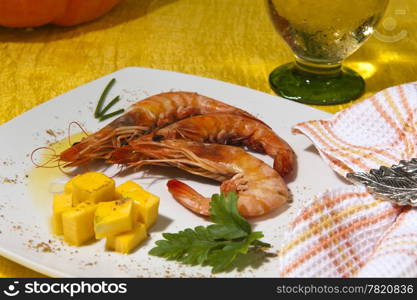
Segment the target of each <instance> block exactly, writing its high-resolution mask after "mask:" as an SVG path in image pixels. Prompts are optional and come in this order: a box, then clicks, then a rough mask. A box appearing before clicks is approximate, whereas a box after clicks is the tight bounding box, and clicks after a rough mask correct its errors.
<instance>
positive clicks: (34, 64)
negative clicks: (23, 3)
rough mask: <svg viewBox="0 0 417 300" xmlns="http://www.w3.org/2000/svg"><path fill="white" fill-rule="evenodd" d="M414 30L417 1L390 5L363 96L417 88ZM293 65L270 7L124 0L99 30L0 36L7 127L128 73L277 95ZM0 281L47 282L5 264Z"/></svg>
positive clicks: (92, 26)
mask: <svg viewBox="0 0 417 300" xmlns="http://www.w3.org/2000/svg"><path fill="white" fill-rule="evenodd" d="M352 9H354V8H352ZM415 20H417V1H416V0H391V3H390V7H389V10H388V12H387V14H386V17H385V19H384V22H382V23H381V25H380V26H379V28H378V32H377V34H376V35H375V36H374V37H372V38H371V39H370V41H369V42H368V43H367V44H365V46H363V47H362V48H361V49H360V50H359V51H357V52H356V53H355V54H354V55H352V56H351V57H350V58H349V59H348V60H347V61H346V65H348V66H350V67H352V68H354V69H356V70H357V71H359V72H361V73H362V74H363V75H364V76H365V78H366V81H367V91H366V95H365V96H369V95H371V94H373V93H375V92H377V91H379V90H382V89H384V88H386V87H389V86H392V85H397V84H400V83H405V82H410V81H416V80H417V54H416V49H417V35H416V34H417V26H416V24H415ZM292 59H293V57H292V53H291V52H290V50H289V49H288V48H287V47H286V45H285V44H284V42H283V41H282V40H281V38H280V37H279V36H278V35H277V33H276V32H275V31H274V28H273V27H272V25H271V23H270V21H269V19H268V16H267V13H266V9H265V5H264V1H263V0H126V2H124V3H122V4H121V5H120V6H118V7H116V8H115V9H114V10H113V11H111V12H110V13H109V14H108V15H106V16H104V17H102V18H100V19H99V20H97V21H93V22H90V23H88V24H84V25H80V26H76V27H72V28H59V27H52V26H45V27H42V28H36V29H25V30H24V29H23V30H22V29H19V30H17V29H6V28H0V67H1V68H0V83H1V85H0V99H1V100H0V101H1V102H0V103H1V106H0V124H2V123H4V122H6V121H8V120H10V119H12V118H14V117H15V116H17V115H19V114H21V113H23V112H25V111H26V110H28V109H30V108H32V107H33V106H35V105H37V104H40V103H42V102H44V101H46V100H48V99H50V98H52V97H55V96H57V95H60V94H62V93H64V92H66V91H68V90H70V89H73V88H76V87H77V86H79V85H81V84H84V83H86V82H89V81H91V80H93V79H96V78H98V77H100V76H103V75H105V74H107V73H110V72H113V71H115V70H118V69H121V68H124V67H127V66H144V67H150V68H158V69H166V70H172V71H178V72H185V73H190V74H196V75H200V76H205V77H211V78H215V79H219V80H224V81H228V82H233V83H236V84H240V85H244V86H247V87H250V88H253V89H257V90H261V91H264V92H267V93H272V91H271V89H270V88H269V85H268V81H267V78H268V75H269V73H270V71H272V70H273V69H274V68H275V67H276V66H278V65H280V64H282V63H285V62H289V61H291V60H292ZM365 96H364V97H365ZM345 106H346V105H338V106H332V107H319V108H320V109H324V110H327V111H330V112H335V111H338V110H340V109H342V108H343V107H345ZM63 113H64V112H63ZM0 276H2V277H14V276H15V277H33V276H41V275H40V274H38V273H35V272H33V271H31V270H29V269H26V268H24V267H22V266H19V265H17V264H15V263H13V262H11V261H9V260H6V259H4V258H1V257H0Z"/></svg>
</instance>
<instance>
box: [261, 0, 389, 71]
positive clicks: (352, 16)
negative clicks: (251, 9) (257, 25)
mask: <svg viewBox="0 0 417 300" xmlns="http://www.w3.org/2000/svg"><path fill="white" fill-rule="evenodd" d="M267 1H268V6H269V12H270V15H271V18H272V21H273V23H274V25H275V27H276V29H277V31H278V32H279V33H280V35H281V36H282V37H283V38H284V40H285V41H286V42H287V44H288V45H289V46H290V47H291V49H292V50H293V52H294V53H295V55H296V56H297V57H298V58H300V59H301V60H304V61H306V62H310V63H315V64H339V63H341V62H342V60H343V59H345V58H346V57H347V56H349V55H350V54H352V53H353V52H354V51H356V50H357V49H358V48H359V47H360V46H361V45H362V44H363V43H364V42H365V41H366V40H367V38H368V37H369V36H371V34H372V33H373V32H374V28H375V26H376V25H377V24H378V22H379V20H380V19H381V18H382V16H383V14H384V12H385V9H386V6H387V5H388V0H267Z"/></svg>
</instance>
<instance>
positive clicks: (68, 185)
mask: <svg viewBox="0 0 417 300" xmlns="http://www.w3.org/2000/svg"><path fill="white" fill-rule="evenodd" d="M79 176H81V175H77V176H75V177H73V178H71V179H70V180H68V181H67V183H66V184H65V185H64V193H67V194H72V184H73V183H74V180H75V178H77V177H79Z"/></svg>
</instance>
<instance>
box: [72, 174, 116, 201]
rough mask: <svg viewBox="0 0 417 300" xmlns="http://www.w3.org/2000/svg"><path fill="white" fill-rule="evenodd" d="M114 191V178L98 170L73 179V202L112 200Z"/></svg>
mask: <svg viewBox="0 0 417 300" xmlns="http://www.w3.org/2000/svg"><path fill="white" fill-rule="evenodd" d="M114 191H115V184H114V180H113V179H111V178H109V177H107V176H106V175H104V174H101V173H97V172H89V173H85V174H82V175H79V176H76V177H75V178H74V179H73V181H72V204H73V205H77V204H79V203H81V202H83V201H90V202H94V203H98V202H102V201H111V200H113V197H114Z"/></svg>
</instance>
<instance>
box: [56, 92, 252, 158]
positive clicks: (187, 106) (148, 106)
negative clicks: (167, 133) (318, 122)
mask: <svg viewBox="0 0 417 300" xmlns="http://www.w3.org/2000/svg"><path fill="white" fill-rule="evenodd" d="M216 112H228V113H232V114H236V115H242V116H246V117H248V118H251V119H256V118H255V117H254V116H252V115H250V114H249V113H247V112H246V111H244V110H241V109H238V108H236V107H233V106H230V105H227V104H225V103H223V102H220V101H217V100H214V99H211V98H208V97H205V96H202V95H199V94H197V93H191V92H168V93H162V94H158V95H154V96H151V97H149V98H146V99H144V100H141V101H139V102H137V103H135V104H133V105H132V106H131V107H130V109H129V111H128V112H127V113H125V114H123V115H122V116H120V117H118V118H117V119H115V120H114V121H113V122H111V123H110V124H108V125H107V126H105V127H104V128H102V129H101V130H99V131H97V132H96V133H94V134H91V135H89V136H87V137H86V138H84V139H83V140H81V141H80V142H79V143H75V144H74V145H72V146H71V147H70V148H68V149H67V150H65V151H64V152H62V153H61V154H60V155H59V160H61V161H64V162H67V164H66V166H78V165H82V164H85V163H88V162H90V161H92V160H94V159H106V158H108V157H109V155H110V153H111V151H112V150H113V149H115V148H118V147H120V146H121V145H124V144H127V143H128V142H129V141H130V140H132V139H135V138H137V137H140V136H142V135H144V134H147V133H149V132H151V131H152V130H154V129H157V128H161V127H163V126H166V125H168V124H170V123H173V122H175V121H178V120H181V119H184V118H187V117H190V116H194V115H202V114H207V113H216Z"/></svg>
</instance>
